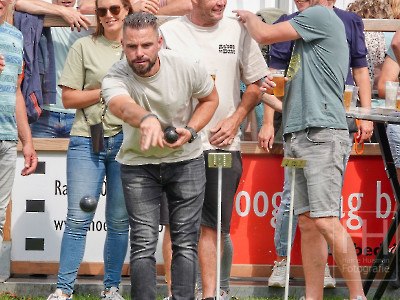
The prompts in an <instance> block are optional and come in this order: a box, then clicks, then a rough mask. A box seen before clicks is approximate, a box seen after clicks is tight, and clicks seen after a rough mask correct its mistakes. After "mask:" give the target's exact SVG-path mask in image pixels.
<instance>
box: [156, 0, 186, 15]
mask: <svg viewBox="0 0 400 300" xmlns="http://www.w3.org/2000/svg"><path fill="white" fill-rule="evenodd" d="M192 8H193V6H192V1H191V0H168V1H167V5H165V6H163V7H161V8H160V9H159V11H158V13H157V14H158V15H164V16H183V15H186V14H188V13H190V12H191V11H192Z"/></svg>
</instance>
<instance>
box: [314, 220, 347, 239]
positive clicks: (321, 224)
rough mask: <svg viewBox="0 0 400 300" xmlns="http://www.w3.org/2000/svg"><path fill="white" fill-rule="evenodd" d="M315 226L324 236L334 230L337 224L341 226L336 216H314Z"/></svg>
mask: <svg viewBox="0 0 400 300" xmlns="http://www.w3.org/2000/svg"><path fill="white" fill-rule="evenodd" d="M315 226H316V227H317V229H318V231H319V232H321V234H322V235H324V236H326V235H329V234H332V233H333V232H334V231H336V230H337V229H339V228H338V226H342V225H341V224H340V222H339V218H337V217H323V218H315Z"/></svg>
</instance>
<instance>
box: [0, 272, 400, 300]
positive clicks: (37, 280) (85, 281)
mask: <svg viewBox="0 0 400 300" xmlns="http://www.w3.org/2000/svg"><path fill="white" fill-rule="evenodd" d="M56 280H57V277H56V276H55V275H49V276H29V275H21V276H15V275H14V276H13V277H11V278H9V279H7V280H6V281H5V282H3V283H0V292H12V293H13V294H15V295H16V296H27V297H34V296H42V297H47V296H48V295H49V294H50V293H52V292H53V291H54V290H55V283H56ZM337 281H338V282H337V287H336V288H335V289H325V296H330V297H334V296H336V297H343V298H347V297H348V294H347V289H346V287H345V284H344V282H343V280H341V279H338V280H337ZM102 288H103V285H102V278H101V277H99V276H79V277H78V280H77V283H76V293H77V294H92V295H100V292H101V291H102ZM376 288H377V284H375V283H374V284H373V286H372V288H371V290H370V292H369V294H368V296H369V298H371V299H372V297H373V295H374V293H375V290H376ZM121 293H122V294H123V295H129V293H130V282H129V278H128V277H124V278H123V280H122V284H121ZM157 294H158V295H161V296H164V295H167V287H166V285H165V283H164V282H163V277H161V276H160V277H158V285H157ZM231 295H232V296H236V297H238V298H247V299H248V298H249V297H275V298H283V297H284V289H283V288H268V286H267V279H266V278H232V279H231ZM303 295H304V280H303V278H294V279H292V280H291V285H290V289H289V296H291V297H295V298H300V297H301V296H303ZM384 298H385V299H400V289H397V290H394V289H392V288H390V287H388V288H387V290H386V292H385V294H384Z"/></svg>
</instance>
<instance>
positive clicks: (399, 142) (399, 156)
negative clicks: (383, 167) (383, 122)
mask: <svg viewBox="0 0 400 300" xmlns="http://www.w3.org/2000/svg"><path fill="white" fill-rule="evenodd" d="M386 132H387V137H388V141H389V145H390V151H391V152H392V156H393V162H394V165H395V167H396V168H397V169H399V168H400V125H394V124H389V125H388V126H387V130H386Z"/></svg>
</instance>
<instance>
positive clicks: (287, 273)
mask: <svg viewBox="0 0 400 300" xmlns="http://www.w3.org/2000/svg"><path fill="white" fill-rule="evenodd" d="M295 175H296V168H294V167H292V181H291V185H290V206H289V228H288V238H287V261H286V278H285V300H287V299H288V298H289V273H290V257H291V255H290V254H291V252H292V227H293V200H294V183H295Z"/></svg>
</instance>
